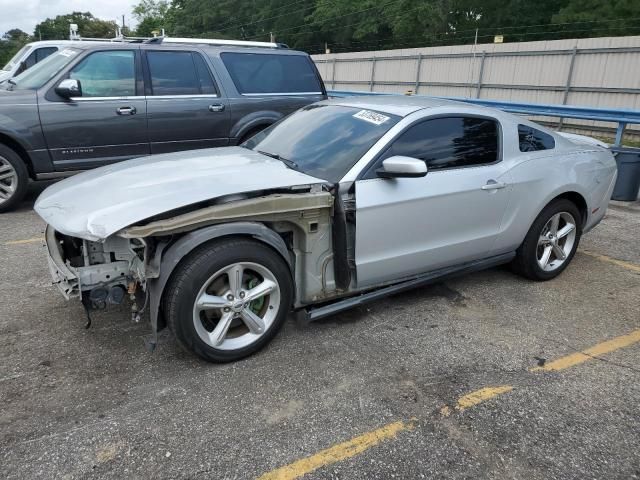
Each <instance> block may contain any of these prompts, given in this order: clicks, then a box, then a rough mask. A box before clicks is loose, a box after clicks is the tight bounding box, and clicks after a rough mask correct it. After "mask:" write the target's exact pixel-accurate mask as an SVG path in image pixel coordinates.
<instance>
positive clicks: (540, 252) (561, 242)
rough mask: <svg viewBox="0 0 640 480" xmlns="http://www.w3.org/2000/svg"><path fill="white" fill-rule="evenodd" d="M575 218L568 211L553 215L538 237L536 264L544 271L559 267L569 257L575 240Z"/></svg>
mask: <svg viewBox="0 0 640 480" xmlns="http://www.w3.org/2000/svg"><path fill="white" fill-rule="evenodd" d="M576 233H577V229H576V220H575V218H573V215H571V214H570V213H569V212H559V213H556V214H555V215H553V216H552V217H551V218H550V219H549V220H548V221H547V223H546V224H545V226H544V228H543V229H542V232H541V233H540V237H539V238H538V248H537V261H538V266H539V267H540V268H541V269H542V270H544V271H545V272H552V271H554V270H556V269H558V268H560V267H561V266H562V265H563V264H564V263H565V262H566V261H567V258H569V255H570V254H571V251H572V250H573V246H574V244H575V241H576Z"/></svg>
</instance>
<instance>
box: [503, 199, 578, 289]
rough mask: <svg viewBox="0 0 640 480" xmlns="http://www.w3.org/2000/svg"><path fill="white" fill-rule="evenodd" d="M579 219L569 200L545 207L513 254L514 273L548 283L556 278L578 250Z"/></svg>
mask: <svg viewBox="0 0 640 480" xmlns="http://www.w3.org/2000/svg"><path fill="white" fill-rule="evenodd" d="M580 220H581V215H580V211H579V210H578V208H577V207H576V205H575V204H574V203H573V202H571V201H570V200H567V199H558V200H555V201H553V202H551V203H550V204H549V205H547V206H546V207H545V209H544V210H543V211H542V212H541V213H540V215H538V217H537V218H536V220H535V221H534V222H533V225H532V226H531V228H530V229H529V232H528V233H527V236H526V238H525V240H524V242H522V245H521V246H520V248H518V250H517V252H516V258H515V260H514V262H513V266H514V268H515V270H516V272H517V273H520V274H521V275H523V276H525V277H527V278H530V279H532V280H551V279H552V278H555V277H557V276H558V275H560V273H561V272H562V271H563V270H564V269H565V268H566V267H567V265H569V263H570V262H571V260H572V259H573V256H574V255H575V253H576V250H577V248H578V243H579V242H580V235H581V233H582V224H581V221H580Z"/></svg>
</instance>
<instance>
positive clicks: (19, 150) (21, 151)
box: [0, 132, 36, 179]
mask: <svg viewBox="0 0 640 480" xmlns="http://www.w3.org/2000/svg"><path fill="white" fill-rule="evenodd" d="M0 144H2V145H4V146H6V147H7V148H10V149H11V150H13V151H14V152H16V155H18V156H19V157H20V158H21V159H22V161H23V162H24V164H25V166H26V167H27V171H28V172H29V177H31V178H32V179H35V178H36V177H35V172H34V171H33V165H32V163H31V157H29V154H28V153H27V150H26V149H25V148H24V147H23V146H22V144H21V143H20V142H18V141H16V140H14V139H13V138H12V137H10V136H9V135H7V134H6V133H4V132H0Z"/></svg>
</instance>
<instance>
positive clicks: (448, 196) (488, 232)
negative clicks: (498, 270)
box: [355, 116, 509, 286]
mask: <svg viewBox="0 0 640 480" xmlns="http://www.w3.org/2000/svg"><path fill="white" fill-rule="evenodd" d="M500 144H501V142H500V126H499V123H498V122H497V120H495V119H492V118H478V117H466V116H455V117H444V118H442V117H441V118H433V119H428V120H424V121H421V122H419V123H417V124H414V125H413V126H410V127H409V128H408V129H407V130H405V131H404V132H403V133H402V134H400V135H399V137H397V138H396V140H395V141H394V142H393V143H392V144H391V146H390V147H389V148H388V149H387V150H386V151H385V152H383V154H382V155H381V157H380V158H379V159H378V160H377V161H376V162H375V163H374V165H372V166H371V168H369V169H368V171H367V173H366V174H365V175H364V177H363V178H362V179H361V180H358V181H357V182H356V187H355V192H356V252H355V259H356V267H357V279H358V285H359V286H366V285H372V284H376V283H382V282H387V281H392V280H396V279H400V278H403V277H408V276H411V275H414V274H418V273H422V272H426V271H432V270H436V269H439V268H443V267H448V266H452V265H457V264H462V263H465V262H468V261H472V260H476V259H480V258H483V257H486V256H489V255H490V252H491V248H492V244H493V243H494V241H495V238H496V236H497V234H498V232H499V230H500V224H501V221H502V218H503V215H504V213H505V210H506V207H507V202H508V199H509V188H508V184H509V177H508V172H507V169H506V168H505V164H504V162H501V151H500V150H501V146H500ZM394 155H405V156H409V157H414V158H420V159H422V160H424V161H425V162H426V163H427V168H428V173H427V175H426V176H424V177H420V178H395V179H383V178H378V177H377V176H376V174H375V170H376V169H377V168H379V167H380V166H381V163H382V160H384V159H385V158H389V157H390V156H394Z"/></svg>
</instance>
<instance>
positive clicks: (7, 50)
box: [0, 28, 31, 68]
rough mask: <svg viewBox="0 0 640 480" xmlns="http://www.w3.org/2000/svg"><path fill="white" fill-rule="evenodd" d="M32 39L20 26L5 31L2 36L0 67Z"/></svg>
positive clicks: (0, 40) (0, 41)
mask: <svg viewBox="0 0 640 480" xmlns="http://www.w3.org/2000/svg"><path fill="white" fill-rule="evenodd" d="M30 40H31V39H30V38H29V34H28V33H26V32H23V31H22V30H20V29H19V28H13V29H11V30H9V31H8V32H5V33H4V35H2V38H0V68H1V67H3V66H4V65H5V64H6V63H7V62H8V61H9V60H11V57H13V56H14V55H15V53H16V52H17V51H18V50H20V49H21V48H22V47H23V46H24V45H25V44H26V43H29V41H30Z"/></svg>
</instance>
